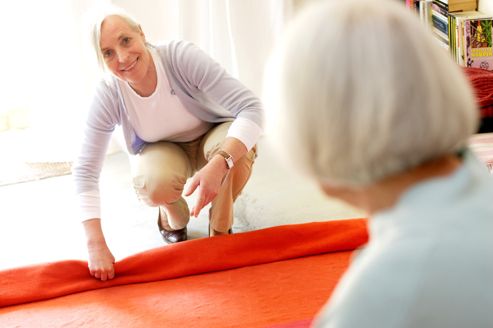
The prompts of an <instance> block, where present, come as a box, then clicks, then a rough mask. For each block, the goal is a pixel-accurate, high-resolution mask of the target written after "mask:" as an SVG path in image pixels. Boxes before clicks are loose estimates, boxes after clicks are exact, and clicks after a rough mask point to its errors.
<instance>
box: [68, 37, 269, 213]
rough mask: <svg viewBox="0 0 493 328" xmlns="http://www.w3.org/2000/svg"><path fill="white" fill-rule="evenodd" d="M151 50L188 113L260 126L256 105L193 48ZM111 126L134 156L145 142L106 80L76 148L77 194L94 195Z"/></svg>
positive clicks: (181, 44)
mask: <svg viewBox="0 0 493 328" xmlns="http://www.w3.org/2000/svg"><path fill="white" fill-rule="evenodd" d="M155 49H156V50H157V52H158V54H159V56H160V58H161V60H162V63H163V67H164V69H165V71H166V74H167V77H168V80H169V83H170V86H171V88H172V89H171V90H170V92H172V93H175V94H176V96H177V97H178V98H179V99H180V101H181V102H182V103H183V105H184V106H185V108H186V109H187V110H188V111H190V113H192V114H193V115H195V116H196V117H198V118H199V119H202V120H204V121H206V122H213V123H219V122H225V121H232V120H234V119H235V118H236V117H242V118H245V119H248V120H250V121H253V122H254V123H256V124H257V125H258V126H260V127H262V121H263V113H262V104H261V102H260V100H259V99H258V98H257V97H256V96H255V95H254V94H253V93H252V92H251V91H250V90H248V89H247V88H246V87H245V86H244V85H243V84H242V83H241V82H239V81H238V80H237V79H235V78H233V77H232V76H230V75H229V74H228V73H227V72H226V71H225V70H224V68H222V67H221V66H220V65H219V64H218V63H216V62H215V61H214V60H212V59H211V58H210V57H209V56H208V55H207V54H205V53H204V52H203V51H202V50H201V49H199V48H198V47H197V46H195V45H194V44H192V43H190V42H186V41H171V42H170V43H168V44H166V45H161V46H156V47H155ZM117 125H120V126H121V127H122V130H123V135H124V138H125V142H126V146H127V150H128V152H129V153H130V154H137V153H139V152H140V151H141V150H142V148H143V147H144V146H145V142H144V141H143V140H141V139H140V138H139V137H138V136H137V135H136V133H135V131H134V129H133V127H132V124H131V122H130V118H129V116H128V114H127V110H126V108H125V105H124V102H123V96H122V94H121V90H120V88H119V86H118V81H117V79H116V77H113V76H112V77H111V78H110V79H109V80H105V81H101V83H100V84H99V86H98V88H97V89H96V93H95V96H94V98H93V101H92V104H91V106H90V109H89V114H88V118H87V121H86V126H85V130H84V137H83V141H82V145H81V149H80V151H79V155H78V157H77V159H76V162H75V164H74V167H73V170H72V173H73V177H74V180H75V185H76V191H77V194H79V195H81V194H83V193H88V192H97V193H98V194H99V185H98V184H99V175H100V172H101V169H102V165H103V161H104V157H105V154H106V150H107V148H108V145H109V141H110V138H111V135H112V133H113V131H114V129H115V127H116V126H117ZM81 196H82V195H81ZM97 203H98V204H94V207H95V208H94V211H93V212H94V215H96V214H97V213H100V209H99V199H97ZM98 217H99V216H98ZM86 219H87V218H86Z"/></svg>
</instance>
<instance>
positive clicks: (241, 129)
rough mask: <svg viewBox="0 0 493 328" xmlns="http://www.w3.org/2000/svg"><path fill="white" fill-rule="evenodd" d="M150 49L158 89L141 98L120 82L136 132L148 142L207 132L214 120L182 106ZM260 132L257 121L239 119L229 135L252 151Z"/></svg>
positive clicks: (184, 138) (191, 137)
mask: <svg viewBox="0 0 493 328" xmlns="http://www.w3.org/2000/svg"><path fill="white" fill-rule="evenodd" d="M150 52H151V55H152V60H153V61H154V65H155V66H156V72H157V86H156V90H154V92H153V93H152V94H151V95H150V96H148V97H142V96H140V95H139V94H137V93H136V92H135V91H134V90H133V89H132V87H131V86H130V85H129V84H128V82H125V81H121V80H119V81H118V83H119V85H120V90H121V91H122V95H123V100H124V102H125V107H126V109H127V114H128V115H129V118H130V122H132V126H133V128H134V129H135V132H136V133H137V135H138V136H139V137H140V138H141V139H142V140H144V141H146V142H156V141H160V140H167V141H171V142H187V141H192V140H195V139H196V138H198V137H200V136H201V135H203V134H204V133H205V132H207V131H208V130H209V129H210V128H211V126H212V123H209V122H205V121H202V120H200V119H199V118H197V117H196V116H194V115H193V114H191V113H190V112H189V111H188V110H187V109H186V108H185V106H183V104H182V103H181V101H180V99H179V98H178V97H177V96H176V95H175V93H174V91H173V89H172V88H171V86H170V84H169V81H168V77H167V76H166V71H165V69H164V67H163V64H162V62H161V60H159V55H158V54H157V53H156V50H154V49H150ZM260 133H261V128H260V127H259V126H258V125H257V124H256V123H254V122H252V121H249V120H247V119H242V118H237V119H235V120H234V121H233V124H232V125H231V127H230V128H229V130H228V134H227V136H228V137H235V138H237V139H239V140H240V141H241V142H242V143H243V144H244V145H245V147H246V148H247V149H248V150H250V149H251V148H252V147H253V146H254V145H255V143H256V142H257V140H258V138H259V135H260Z"/></svg>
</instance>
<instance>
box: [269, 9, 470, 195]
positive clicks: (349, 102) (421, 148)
mask: <svg viewBox="0 0 493 328" xmlns="http://www.w3.org/2000/svg"><path fill="white" fill-rule="evenodd" d="M266 69H267V74H266V78H265V80H264V82H265V89H264V94H263V95H264V97H265V102H266V104H267V106H266V134H267V136H268V137H269V138H270V140H271V142H273V144H274V145H275V146H276V147H277V149H279V150H281V154H282V155H283V156H284V159H286V160H287V161H288V162H289V163H291V164H293V165H294V166H295V167H297V168H298V169H300V170H301V172H303V173H305V174H307V175H309V176H311V177H314V178H315V179H317V180H318V181H320V182H326V183H330V184H332V185H334V186H336V185H340V186H353V187H356V186H364V185H368V184H371V183H373V182H376V181H378V180H380V179H382V178H384V177H387V176H390V175H393V174H397V173H400V172H403V171H405V170H407V169H409V168H412V167H414V166H416V165H418V164H420V163H423V162H425V161H427V160H430V159H433V158H435V157H438V156H440V155H444V154H451V153H454V152H456V151H458V150H459V149H461V148H462V147H464V146H465V145H466V143H467V139H468V137H469V136H470V135H471V134H473V133H474V132H475V131H476V129H477V126H478V110H477V108H476V104H475V101H474V95H473V92H472V89H471V87H470V85H469V83H468V81H467V79H466V77H465V75H464V74H463V72H462V71H461V70H460V68H459V67H458V66H457V65H456V64H455V63H454V62H453V61H452V59H451V58H450V56H449V55H448V54H447V52H446V51H445V50H443V49H441V48H440V47H439V46H438V44H437V41H436V40H435V39H434V38H433V36H432V35H431V33H430V32H429V31H428V30H427V29H426V28H425V27H424V26H423V24H422V23H421V22H420V21H419V19H418V17H417V15H414V14H413V13H412V12H411V11H410V10H409V9H407V8H405V7H404V5H403V4H401V3H399V2H397V1H395V0H393V1H390V0H388V1H385V0H380V1H377V0H343V1H324V2H322V1H319V2H317V3H315V4H313V5H311V6H309V7H308V8H307V9H306V10H305V11H304V12H303V13H301V14H300V15H298V17H296V18H295V19H293V21H292V22H291V24H290V25H289V26H288V28H287V30H286V31H285V34H284V36H283V37H282V40H281V42H280V43H279V44H278V45H277V47H276V49H275V51H274V53H273V55H272V57H271V59H270V61H269V64H268V66H267V67H266Z"/></svg>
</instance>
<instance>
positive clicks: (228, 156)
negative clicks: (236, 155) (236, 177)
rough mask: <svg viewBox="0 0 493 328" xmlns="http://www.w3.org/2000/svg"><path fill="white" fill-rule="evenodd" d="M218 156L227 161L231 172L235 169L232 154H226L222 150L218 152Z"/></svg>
mask: <svg viewBox="0 0 493 328" xmlns="http://www.w3.org/2000/svg"><path fill="white" fill-rule="evenodd" d="M216 154H218V155H221V156H222V157H224V160H225V161H226V166H227V167H228V170H231V169H232V168H233V166H235V163H234V162H233V156H231V154H229V153H227V152H225V151H224V150H222V149H220V150H218V151H217V153H216Z"/></svg>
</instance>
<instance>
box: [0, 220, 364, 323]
mask: <svg viewBox="0 0 493 328" xmlns="http://www.w3.org/2000/svg"><path fill="white" fill-rule="evenodd" d="M367 238H368V237H367V232H366V221H365V220H364V219H352V220H339V221H327V222H317V223H306V224H298V225H286V226H280V227H274V228H269V229H263V230H258V231H252V232H248V233H238V234H234V235H230V236H221V237H214V238H204V239H197V240H191V241H188V242H184V243H180V244H176V245H169V246H163V247H161V248H157V249H153V250H150V251H147V252H143V253H140V254H136V255H134V256H131V257H128V258H126V259H124V260H122V261H120V262H118V263H116V265H115V269H116V274H117V276H116V278H115V279H113V280H111V281H108V282H101V281H96V280H95V279H94V278H92V277H90V276H89V273H88V270H87V263H85V262H81V261H62V262H55V263H48V264H43V265H35V266H30V267H23V268H17V269H12V270H5V271H1V272H0V307H2V308H0V327H273V328H281V327H282V328H288V327H291V328H294V327H308V326H309V325H310V323H311V321H312V319H313V317H314V315H315V314H316V313H317V312H318V311H319V310H320V307H321V306H322V305H323V304H324V303H325V302H326V301H327V299H328V297H329V296H330V293H331V292H332V290H333V288H334V286H335V285H336V283H337V281H338V280H339V278H340V276H341V274H342V273H343V272H344V271H345V269H346V268H347V266H348V263H349V259H350V256H351V252H352V250H354V249H356V248H357V247H359V246H361V245H363V244H364V243H366V241H367Z"/></svg>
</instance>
